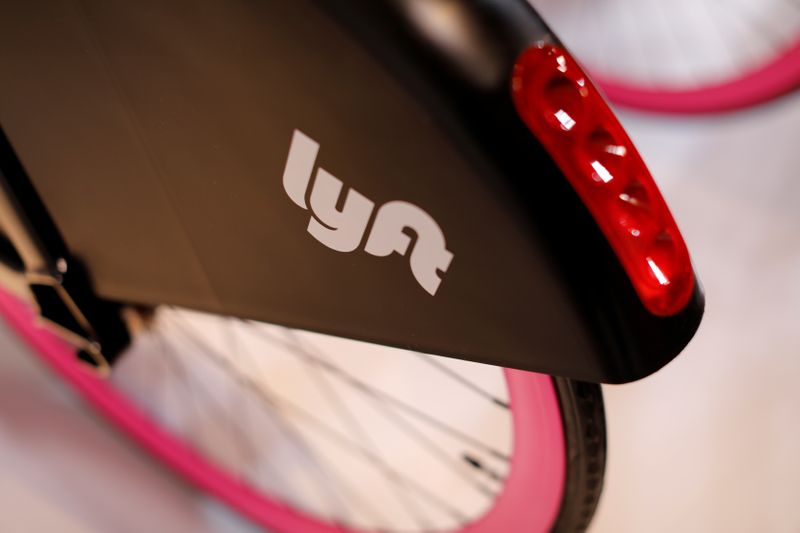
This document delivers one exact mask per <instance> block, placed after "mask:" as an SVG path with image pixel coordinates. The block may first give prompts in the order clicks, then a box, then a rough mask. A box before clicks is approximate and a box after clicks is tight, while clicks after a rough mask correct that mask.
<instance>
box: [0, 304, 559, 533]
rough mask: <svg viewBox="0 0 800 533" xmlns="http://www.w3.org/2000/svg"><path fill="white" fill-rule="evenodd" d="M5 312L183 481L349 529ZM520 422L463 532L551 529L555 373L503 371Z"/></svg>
mask: <svg viewBox="0 0 800 533" xmlns="http://www.w3.org/2000/svg"><path fill="white" fill-rule="evenodd" d="M0 314H1V315H2V316H3V317H5V319H6V321H7V323H8V324H9V325H10V326H11V327H12V328H13V329H14V330H15V331H16V332H17V334H18V335H19V336H20V337H21V338H22V339H23V340H24V341H25V342H26V343H27V344H28V345H29V346H30V348H32V350H33V352H34V353H35V354H36V355H38V356H39V357H40V358H42V359H43V360H44V361H45V362H47V363H48V364H49V365H50V366H51V367H52V368H53V369H54V370H55V371H56V372H57V373H58V374H59V375H60V376H61V377H63V378H64V379H65V380H66V381H68V382H69V383H71V384H72V385H73V386H74V387H75V388H76V389H77V390H78V391H79V392H80V393H81V395H82V396H83V397H84V398H85V399H86V400H87V401H88V402H89V403H90V404H92V405H93V406H94V407H96V408H97V409H98V410H99V411H100V412H102V413H103V414H104V415H105V416H106V417H107V418H108V419H109V420H111V421H112V422H114V424H116V425H117V426H118V427H119V428H121V429H122V430H123V431H124V432H125V433H126V434H127V435H128V436H129V437H131V438H132V439H133V440H134V441H136V442H138V443H139V444H140V445H141V446H143V447H144V448H145V449H146V450H147V451H149V452H150V453H151V454H153V455H154V456H156V457H158V458H159V459H160V460H162V461H163V462H164V463H165V464H166V465H167V466H169V467H170V468H172V469H174V470H175V471H177V472H178V473H180V474H181V475H183V476H184V477H185V478H187V479H188V480H190V481H191V482H193V483H194V484H196V485H197V486H199V487H200V488H202V489H204V490H205V491H207V492H210V493H212V494H214V495H215V496H217V497H218V498H220V499H221V500H223V501H225V502H227V503H228V504H229V505H231V506H232V507H233V508H235V509H237V510H238V511H239V512H241V513H242V514H243V515H245V516H247V517H248V518H250V519H251V520H253V521H254V522H255V523H257V524H259V525H262V526H265V527H267V528H270V529H273V530H277V531H290V532H319V533H333V532H338V533H342V532H343V531H350V530H348V529H343V528H342V527H341V526H336V525H333V524H330V523H328V522H324V521H321V520H320V519H318V518H315V517H311V516H308V515H306V514H303V513H300V512H298V511H296V510H295V509H293V508H291V507H289V506H287V505H286V504H284V503H282V502H280V501H277V500H274V499H272V498H271V497H270V496H268V495H265V494H263V493H260V492H257V491H255V490H254V489H252V488H251V487H249V486H248V485H246V484H243V483H242V482H241V481H239V480H236V479H235V478H234V477H233V476H231V475H230V474H228V473H227V472H225V471H224V470H222V469H220V468H219V467H217V466H215V465H213V464H211V463H210V462H209V461H208V460H207V459H205V458H204V457H202V456H200V455H199V454H198V453H196V452H195V451H194V450H192V449H191V447H190V446H189V445H187V444H186V443H185V442H183V441H181V440H179V439H177V438H176V437H174V436H173V435H171V434H169V433H167V432H166V431H164V430H163V429H162V428H161V427H160V426H158V425H157V424H156V423H155V422H154V421H152V420H151V419H150V418H148V417H146V416H145V415H144V414H143V413H142V412H141V411H140V410H139V409H138V408H136V407H135V406H134V405H133V404H132V403H131V402H130V401H128V400H127V399H126V398H125V397H124V396H122V395H121V394H120V393H119V392H117V391H116V390H115V389H114V388H113V387H111V386H110V385H109V384H108V383H107V382H105V381H102V380H100V379H97V378H95V377H93V376H92V375H90V374H89V373H87V372H85V371H84V370H83V369H81V367H80V366H79V364H78V363H77V362H76V359H75V357H74V354H73V351H72V350H71V349H70V347H69V346H68V345H66V344H65V343H64V342H63V341H62V340H61V339H59V338H58V337H57V336H55V335H54V334H52V333H50V332H49V331H47V330H45V329H44V328H41V327H38V326H37V325H36V317H35V315H34V312H33V311H32V309H30V307H29V306H28V305H26V304H25V303H23V302H22V301H20V300H19V299H17V298H16V297H14V296H11V295H9V294H8V293H6V292H4V291H2V290H0ZM504 372H505V376H506V381H507V384H508V389H509V396H510V402H511V405H512V407H513V408H512V416H513V422H514V438H513V450H525V453H513V454H512V458H511V468H510V473H509V475H508V478H507V480H506V483H505V485H504V487H503V490H502V492H501V494H500V495H499V496H498V497H497V499H496V500H495V502H494V505H493V507H492V508H491V509H490V510H489V511H488V512H487V513H486V514H485V515H484V516H482V517H480V518H478V519H477V520H476V521H474V522H472V523H470V524H468V525H466V526H464V528H463V529H461V531H463V532H470V533H477V532H487V533H495V532H499V531H531V532H536V531H547V530H549V529H550V527H551V525H552V524H553V523H554V521H555V519H556V517H557V515H558V511H559V508H560V506H561V498H562V493H563V489H564V482H565V477H566V456H565V445H564V436H563V429H562V421H561V412H560V407H559V402H558V396H557V392H556V390H555V386H554V384H553V381H552V378H550V376H546V375H542V374H534V373H530V372H523V371H518V370H508V369H506V370H505V371H504Z"/></svg>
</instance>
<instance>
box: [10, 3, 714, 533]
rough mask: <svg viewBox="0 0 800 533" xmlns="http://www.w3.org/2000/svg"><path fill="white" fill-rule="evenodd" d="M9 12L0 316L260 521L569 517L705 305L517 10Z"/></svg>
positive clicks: (172, 462) (583, 504)
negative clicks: (610, 435)
mask: <svg viewBox="0 0 800 533" xmlns="http://www.w3.org/2000/svg"><path fill="white" fill-rule="evenodd" d="M2 9H3V10H5V11H6V12H5V13H2V14H0V21H1V22H0V24H1V25H2V26H0V36H2V39H4V41H5V42H4V44H7V45H8V46H2V47H0V49H2V51H0V64H2V65H3V67H4V72H5V73H6V75H7V76H8V78H7V82H6V83H4V85H3V86H2V87H0V124H2V128H3V132H4V133H3V135H2V138H1V139H0V170H1V171H2V185H3V187H2V195H0V202H2V203H0V227H2V229H3V234H4V235H5V239H4V241H2V242H3V244H2V246H0V251H2V257H3V263H4V264H5V265H6V266H7V267H9V268H10V269H12V270H14V271H16V272H18V273H19V274H20V275H21V278H20V279H21V280H22V281H23V282H24V285H26V286H27V288H28V290H29V292H30V293H31V295H32V297H33V300H34V302H35V308H31V307H30V305H29V304H26V303H24V302H23V301H21V300H20V299H19V298H17V297H14V296H11V295H10V294H9V293H6V292H3V293H1V294H0V310H2V314H3V315H4V317H5V318H6V320H7V321H8V323H9V324H11V325H12V327H13V328H14V329H15V330H16V331H17V332H18V333H19V334H20V335H21V336H22V337H23V338H24V339H25V340H26V341H27V342H28V343H29V345H30V346H31V347H32V348H33V352H34V353H35V354H36V355H38V356H39V357H41V358H42V359H43V360H44V361H45V362H46V363H48V364H49V365H50V366H51V367H52V368H53V369H55V371H56V372H58V373H59V374H60V375H61V377H63V378H64V379H65V380H66V381H67V382H69V383H71V384H72V385H73V386H74V387H75V388H76V389H77V390H78V391H79V392H80V393H81V394H82V395H83V396H84V397H85V398H87V400H88V401H89V403H91V404H93V406H94V407H96V408H98V409H99V410H100V411H101V412H103V413H104V414H105V415H106V417H107V418H109V419H110V420H111V421H112V422H113V423H114V424H115V425H117V426H118V427H119V428H120V429H122V430H123V431H124V432H125V433H126V434H127V435H128V436H130V437H131V438H133V439H134V440H136V441H137V442H138V443H139V444H141V445H143V446H144V447H145V449H147V450H148V451H150V452H151V453H153V454H154V455H155V456H157V457H159V458H160V459H161V460H163V461H164V462H165V464H166V465H168V466H169V467H171V468H172V469H173V470H175V471H176V472H178V473H179V474H181V475H182V476H184V477H185V478H187V479H188V480H190V481H192V482H193V483H195V484H197V485H198V486H200V487H201V488H203V489H205V490H207V491H208V492H210V493H211V494H214V495H215V496H217V497H219V498H220V499H221V500H223V501H225V502H227V503H228V504H229V505H230V506H231V507H233V508H234V509H236V510H237V511H239V512H240V513H242V514H243V515H244V516H247V517H248V518H250V519H251V520H253V521H254V522H255V523H257V524H259V525H261V526H264V527H268V528H271V529H275V530H279V531H320V532H328V531H354V530H379V531H385V530H392V531H395V530H431V529H437V530H448V531H520V530H528V531H545V530H574V529H584V528H586V527H587V525H588V523H589V521H590V519H591V516H592V514H593V512H594V509H595V507H596V505H597V502H598V499H599V497H600V492H601V488H602V476H603V468H604V461H605V425H604V424H605V422H604V415H603V407H602V397H601V393H600V388H599V385H598V384H597V383H600V382H607V383H608V382H613V383H621V382H627V381H632V380H635V379H638V378H641V377H643V376H645V375H648V374H650V373H652V372H655V371H656V370H658V369H659V368H661V367H662V366H664V365H665V364H667V363H668V362H669V361H670V360H672V359H673V358H674V357H675V356H676V355H677V354H678V353H679V352H680V351H681V350H682V349H683V347H684V346H685V345H686V344H687V343H688V342H689V340H690V339H691V337H692V335H693V334H694V332H695V330H696V329H697V327H698V325H699V322H700V319H701V315H702V312H703V294H702V290H701V288H700V286H699V283H698V282H697V280H696V277H695V274H694V271H693V269H692V265H691V261H690V258H689V254H688V251H687V250H686V246H685V244H684V242H683V239H682V237H681V235H680V232H679V230H678V227H677V225H676V224H675V221H674V220H673V218H672V216H671V214H670V212H669V209H668V208H667V206H666V203H665V202H664V200H663V198H662V197H661V195H660V193H659V191H658V188H657V186H656V185H655V182H654V181H653V180H652V177H651V176H650V174H649V172H648V171H647V168H646V167H645V165H644V163H643V161H642V160H641V158H640V157H639V155H638V153H637V152H636V149H635V147H634V146H633V143H632V142H631V141H630V139H629V138H628V137H627V135H626V134H625V132H624V130H623V129H622V127H621V126H620V124H619V123H618V121H617V120H616V118H615V117H614V115H613V113H612V112H611V111H610V109H609V108H608V106H607V105H606V104H605V101H604V100H603V97H602V96H601V95H600V93H599V92H598V91H597V90H596V89H595V88H594V86H593V85H592V83H591V82H590V81H589V80H588V78H587V77H586V76H585V75H584V74H583V71H582V70H581V69H580V67H579V66H578V65H577V63H576V62H575V61H574V60H573V59H572V57H571V56H570V55H569V53H568V52H567V51H566V50H565V49H564V48H563V46H562V45H561V44H560V42H559V41H558V40H557V38H556V37H555V36H554V35H553V34H552V32H551V31H550V30H549V28H548V27H547V26H546V25H545V24H544V23H543V21H542V20H541V19H540V18H539V17H538V15H537V14H536V12H535V11H534V10H533V9H532V8H530V7H529V6H528V5H527V4H526V3H525V2H522V1H517V0H513V1H507V2H491V3H487V2H463V1H459V2H447V1H443V2H427V1H425V2H421V1H411V2H405V1H400V2H394V1H392V2H374V1H373V0H363V1H348V2H307V1H295V2H291V3H284V2H255V3H250V2H240V3H233V2H213V1H209V2H206V3H204V4H192V8H191V9H187V6H183V5H181V4H180V2H173V3H166V2H152V3H150V4H137V5H136V6H130V5H128V4H127V3H123V2H118V3H114V2H98V3H95V4H90V3H86V2H84V3H77V4H66V3H65V4H61V3H49V4H48V3H40V4H35V3H28V4H24V5H14V6H3V8H2ZM64 177H67V178H68V179H64ZM532 178H533V179H532ZM37 316H38V317H40V318H41V319H43V320H44V322H45V323H47V324H48V328H43V327H40V326H39V325H38V324H37V319H36V317H37ZM312 332H318V333H312ZM351 339H352V340H351ZM333 352H335V353H333ZM256 354H257V355H256ZM428 354H435V355H428ZM444 400H447V402H445V401H444Z"/></svg>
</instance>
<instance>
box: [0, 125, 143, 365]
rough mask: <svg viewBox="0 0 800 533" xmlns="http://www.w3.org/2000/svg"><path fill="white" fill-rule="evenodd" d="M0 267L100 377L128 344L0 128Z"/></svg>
mask: <svg viewBox="0 0 800 533" xmlns="http://www.w3.org/2000/svg"><path fill="white" fill-rule="evenodd" d="M0 232H2V239H0V241H1V242H0V244H2V245H1V246H0V263H2V264H4V265H5V266H6V267H8V268H9V269H11V270H12V271H15V272H17V273H19V274H20V275H21V276H23V277H24V282H25V283H26V284H27V285H28V287H29V288H30V291H31V293H32V294H33V297H34V299H35V300H36V303H37V305H38V307H39V314H40V316H41V317H42V318H43V319H45V320H46V321H47V323H48V324H49V325H50V326H51V327H53V329H54V330H55V331H56V332H57V333H58V334H59V335H61V336H62V337H63V338H64V339H65V340H67V341H68V342H69V343H70V344H72V345H74V346H75V347H76V350H77V357H78V358H79V359H81V360H82V361H83V362H85V363H86V364H88V365H89V366H90V367H91V368H92V369H94V370H95V371H97V372H98V373H100V374H101V375H105V374H107V373H108V372H109V370H110V368H111V364H113V362H114V361H115V360H116V359H117V358H118V356H119V354H120V353H121V352H122V350H123V349H124V348H125V347H126V346H127V345H128V344H129V342H130V335H129V333H128V329H127V326H126V325H125V322H124V321H123V319H122V316H121V314H120V311H121V308H120V305H119V304H116V303H113V302H108V301H105V300H102V299H100V298H98V297H97V296H96V295H95V293H94V291H93V290H92V285H91V281H90V279H89V276H88V274H87V273H86V271H85V270H84V268H83V267H82V265H81V264H80V261H78V260H77V259H76V258H74V257H72V256H71V255H70V254H69V251H68V250H67V247H66V245H65V243H64V240H63V239H62V238H61V235H60V234H59V232H58V229H57V228H56V226H55V224H54V222H53V221H52V219H51V218H50V216H49V214H48V212H47V209H46V208H45V206H44V205H43V204H42V201H41V199H40V198H39V196H38V194H37V193H36V190H35V189H34V187H33V185H32V184H31V182H30V180H29V179H28V176H27V174H26V172H25V169H24V167H23V166H22V163H21V162H20V160H19V159H18V157H17V155H16V153H15V152H14V149H13V147H12V146H11V144H10V142H9V141H8V139H7V137H6V136H5V134H4V133H3V131H2V129H0Z"/></svg>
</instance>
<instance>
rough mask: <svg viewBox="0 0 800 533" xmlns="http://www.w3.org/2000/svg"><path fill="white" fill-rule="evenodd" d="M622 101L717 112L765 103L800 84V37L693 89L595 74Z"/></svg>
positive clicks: (658, 107) (647, 106) (662, 108)
mask: <svg viewBox="0 0 800 533" xmlns="http://www.w3.org/2000/svg"><path fill="white" fill-rule="evenodd" d="M592 77H593V78H594V79H595V81H596V82H597V83H598V84H599V85H600V86H601V87H603V89H604V90H605V92H606V94H607V95H608V98H609V99H610V100H611V101H613V102H615V103H618V104H621V105H625V106H630V107H637V108H640V109H647V110H651V111H659V112H663V113H688V114H692V113H713V112H719V111H728V110H733V109H738V108H742V107H747V106H751V105H755V104H758V103H761V102H763V101H765V100H769V99H771V98H775V97H777V96H780V95H782V94H784V93H786V92H788V91H791V90H792V89H794V88H796V87H797V86H798V85H800V40H798V41H796V42H795V43H794V44H792V45H791V46H789V47H788V48H787V49H786V50H785V51H784V52H783V53H782V54H780V55H779V57H778V58H777V59H776V60H775V61H772V62H770V63H768V64H766V65H764V66H762V67H760V68H758V69H755V70H752V71H750V72H748V73H747V74H745V75H744V76H741V77H739V78H736V79H734V80H732V81H726V82H724V83H719V84H714V85H708V86H705V87H702V88H699V89H693V90H685V91H684V90H670V89H657V88H656V89H650V88H644V87H638V86H635V85H631V84H628V83H625V82H623V81H621V80H618V79H614V78H605V77H603V76H602V74H600V75H594V74H593V75H592Z"/></svg>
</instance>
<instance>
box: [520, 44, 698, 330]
mask: <svg viewBox="0 0 800 533" xmlns="http://www.w3.org/2000/svg"><path fill="white" fill-rule="evenodd" d="M512 92H513V98H514V105H515V106H516V108H517V112H518V113H519V114H520V117H521V118H522V120H523V121H524V122H525V124H526V125H527V126H528V128H529V129H530V130H531V132H533V134H534V135H535V136H536V137H537V138H538V139H539V142H541V143H542V145H544V147H545V148H546V149H547V151H548V152H549V153H550V155H551V157H552V158H553V159H554V160H555V162H556V164H557V165H558V166H559V168H560V169H561V171H562V172H563V173H564V175H565V176H566V177H567V179H568V180H569V182H570V184H572V187H573V188H574V189H575V191H577V193H578V195H579V196H580V198H581V200H582V201H583V203H584V204H585V205H586V207H587V208H588V209H589V211H590V212H591V214H592V216H593V217H594V219H595V221H596V222H597V224H598V226H599V227H600V229H601V231H602V232H603V234H604V235H605V236H606V239H608V242H609V243H610V244H611V247H612V248H613V250H614V252H615V253H616V255H617V257H618V258H619V260H620V262H621V263H622V266H623V268H624V269H625V271H626V272H627V274H628V277H629V278H630V280H631V282H632V284H633V286H634V288H635V289H636V292H637V294H638V295H639V298H640V299H641V300H642V303H643V304H644V306H645V307H646V308H647V309H648V310H649V311H650V312H651V313H653V314H656V315H659V316H669V315H674V314H676V313H678V312H679V311H680V310H681V309H683V308H684V307H685V306H686V304H687V303H688V301H689V298H690V297H691V295H692V290H693V288H694V274H693V272H692V265H691V261H690V259H689V252H688V251H687V249H686V244H685V243H684V242H683V237H682V236H681V234H680V231H678V227H677V225H676V224H675V220H674V219H673V218H672V215H671V214H670V212H669V209H668V208H667V204H666V203H665V202H664V199H663V198H662V196H661V193H660V192H659V190H658V187H657V186H656V184H655V182H654V181H653V178H652V176H651V175H650V172H649V171H648V170H647V167H646V166H645V164H644V162H643V161H642V158H641V157H640V156H639V153H638V152H637V151H636V148H634V146H633V143H632V142H631V140H630V139H629V138H628V135H627V134H626V133H625V130H623V129H622V125H621V124H620V123H619V121H618V120H617V119H616V117H615V116H614V114H613V112H612V111H611V109H610V108H609V107H608V105H607V104H606V102H605V100H604V99H603V97H602V96H601V95H600V94H599V93H598V92H597V89H596V88H595V87H594V86H593V85H592V83H591V82H590V81H589V79H588V78H587V77H586V75H585V74H584V73H583V71H582V70H581V68H580V67H579V66H578V65H577V63H576V62H575V61H574V60H573V59H572V58H571V57H570V56H569V54H568V53H567V52H566V51H565V50H563V49H561V48H558V47H556V46H552V45H544V46H534V47H531V48H529V49H528V50H526V51H525V52H524V53H523V54H522V55H521V56H520V57H519V59H518V60H517V63H516V65H515V66H514V75H513V80H512Z"/></svg>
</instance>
